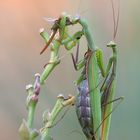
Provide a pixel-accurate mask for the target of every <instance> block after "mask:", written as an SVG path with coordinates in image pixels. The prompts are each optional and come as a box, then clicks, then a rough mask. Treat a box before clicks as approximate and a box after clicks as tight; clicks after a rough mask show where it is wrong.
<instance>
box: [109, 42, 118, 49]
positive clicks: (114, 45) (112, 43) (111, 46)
mask: <svg viewBox="0 0 140 140" xmlns="http://www.w3.org/2000/svg"><path fill="white" fill-rule="evenodd" d="M107 47H110V48H115V47H116V43H115V42H114V41H110V42H109V43H108V44H107Z"/></svg>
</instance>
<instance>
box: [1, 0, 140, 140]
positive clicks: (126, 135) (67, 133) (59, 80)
mask: <svg viewBox="0 0 140 140" xmlns="http://www.w3.org/2000/svg"><path fill="white" fill-rule="evenodd" d="M120 5H121V10H120V21H119V29H118V35H117V39H116V40H117V44H118V50H119V57H118V58H119V59H118V70H117V72H118V73H117V93H116V96H117V97H119V96H125V100H124V101H123V103H122V104H121V105H120V106H119V107H118V108H117V110H116V111H115V112H114V113H113V119H112V123H111V132H110V140H118V139H119V140H132V139H139V130H140V108H139V107H140V88H139V86H140V82H139V81H140V74H139V72H140V64H139V62H138V61H140V47H139V45H140V39H139V38H140V18H139V15H140V1H139V0H133V1H131V0H121V2H120ZM115 6H117V1H116V3H115ZM64 11H66V12H67V13H68V14H71V15H73V16H74V15H76V14H80V15H81V16H82V17H84V18H86V19H87V20H88V21H89V25H90V27H91V30H92V32H93V34H94V40H95V43H96V44H97V45H98V46H99V47H101V48H102V49H103V51H104V53H105V59H106V60H107V58H108V57H109V55H110V53H111V51H110V50H108V49H106V44H107V43H108V42H109V41H110V40H111V39H112V34H113V21H112V9H111V3H110V0H81V2H80V1H79V0H51V1H50V0H35V1H33V0H30V1H28V0H1V1H0V18H1V20H0V124H1V125H0V140H9V139H11V140H18V139H19V137H18V133H17V130H18V127H19V125H20V123H21V121H22V118H26V116H27V111H26V108H25V100H26V96H27V95H26V92H25V86H26V85H27V84H29V83H32V82H33V80H34V74H35V73H37V72H39V73H41V72H42V70H43V65H44V64H45V63H46V62H48V60H49V50H48V51H47V52H45V53H44V54H43V55H41V56H40V55H39V52H40V50H41V48H42V47H43V46H44V41H43V39H42V38H41V37H40V35H39V29H40V28H42V27H44V28H45V29H47V30H48V31H49V32H50V30H49V29H50V27H51V25H50V24H48V23H47V22H46V21H44V20H43V17H54V18H56V17H58V16H59V15H60V14H61V13H62V12H64ZM83 42H85V41H83ZM82 44H84V43H82ZM81 46H82V47H81V48H82V49H81V57H82V55H83V52H84V50H85V48H86V44H85V45H81ZM65 54H66V51H65V50H64V48H62V49H61V53H60V56H63V55H65ZM79 74H80V73H77V72H75V70H74V68H73V66H72V61H71V57H70V55H65V58H64V59H62V61H61V64H60V65H59V66H57V67H56V69H55V70H54V71H53V73H51V75H50V76H49V78H48V80H47V82H46V84H45V86H43V89H42V94H41V96H40V100H39V103H38V106H37V112H36V117H35V127H36V128H39V127H40V126H41V125H42V112H43V110H44V109H46V108H50V109H51V108H52V107H53V105H54V103H55V101H56V97H57V95H58V94H59V93H63V94H64V95H65V96H67V95H68V94H73V95H75V94H76V87H75V86H74V83H73V81H74V80H75V79H76V78H77V77H78V75H79ZM79 132H81V128H80V126H79V123H78V121H77V118H76V114H75V108H74V107H73V108H71V109H70V111H69V112H68V113H67V115H66V116H65V117H64V119H63V120H62V121H61V122H60V123H59V124H58V125H57V126H56V127H54V129H53V130H52V132H51V133H52V136H53V138H54V139H55V140H56V139H57V140H60V139H63V140H64V139H67V140H70V139H74V140H84V139H85V137H83V135H82V134H81V133H79Z"/></svg>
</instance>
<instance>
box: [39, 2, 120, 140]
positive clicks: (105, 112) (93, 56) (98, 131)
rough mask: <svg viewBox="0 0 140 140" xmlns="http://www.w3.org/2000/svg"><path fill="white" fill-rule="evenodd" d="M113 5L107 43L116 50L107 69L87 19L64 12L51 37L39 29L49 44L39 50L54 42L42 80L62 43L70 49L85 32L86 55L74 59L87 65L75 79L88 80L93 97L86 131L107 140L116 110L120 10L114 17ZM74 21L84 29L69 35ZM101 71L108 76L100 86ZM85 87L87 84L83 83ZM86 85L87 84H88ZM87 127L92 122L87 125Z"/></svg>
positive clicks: (56, 61)
mask: <svg viewBox="0 0 140 140" xmlns="http://www.w3.org/2000/svg"><path fill="white" fill-rule="evenodd" d="M112 8H113V19H114V36H113V41H110V43H109V44H108V45H107V47H109V48H112V51H113V54H112V56H111V58H110V59H109V62H108V65H107V69H106V70H105V68H104V63H103V53H102V50H101V49H99V48H97V47H96V46H95V44H94V41H93V36H92V33H91V30H90V28H89V26H88V24H87V22H86V20H84V19H82V18H80V17H76V18H75V17H74V18H71V17H69V16H67V15H66V14H62V15H61V16H60V18H58V19H57V20H55V22H54V25H53V26H52V34H51V36H50V37H49V35H48V34H47V32H45V31H44V30H41V31H40V34H41V36H42V37H43V38H44V39H45V42H46V45H45V47H44V48H43V49H42V51H41V53H40V54H42V53H43V52H44V51H45V50H46V49H47V48H48V46H51V57H50V60H49V62H48V63H47V65H46V66H45V69H44V71H43V73H42V75H41V77H40V83H41V84H43V83H44V82H45V80H46V79H47V77H48V76H49V74H50V73H51V72H52V70H53V69H54V68H55V66H56V65H58V64H59V63H60V58H59V49H60V47H61V46H64V47H65V48H66V49H67V50H68V51H69V50H71V49H72V48H73V47H75V46H77V45H78V46H79V42H80V39H81V37H82V36H85V38H86V40H87V44H88V45H87V47H88V50H87V52H86V53H85V56H84V59H82V60H80V62H78V59H77V57H76V60H75V59H74V56H73V55H72V60H73V62H74V66H75V69H76V70H80V69H81V68H83V67H84V70H83V73H82V74H81V76H80V77H79V79H78V80H77V81H76V84H77V86H78V87H80V86H81V83H82V82H84V80H87V81H88V92H89V95H88V98H89V99H90V104H89V105H90V110H91V114H90V117H91V118H90V119H91V121H90V123H92V124H90V125H91V129H90V130H88V128H86V130H84V131H85V132H84V133H86V136H87V138H88V139H92V140H94V139H95V140H100V139H101V140H108V135H109V128H110V121H111V112H112V111H113V102H112V101H113V100H114V95H115V80H116V66H117V46H116V44H115V42H114V39H115V37H116V34H117V29H118V21H119V12H118V17H117V20H115V14H114V13H115V10H114V7H113V2H112ZM118 11H119V10H118ZM116 21H117V22H116ZM75 24H79V25H81V27H82V30H81V31H77V32H76V33H75V34H74V35H72V36H70V35H69V33H68V26H70V25H72V26H74V25H75ZM57 32H59V34H57ZM78 48H79V47H78ZM99 72H100V73H101V75H102V77H103V78H104V79H105V82H104V83H103V85H102V86H101V87H100V86H99V83H100V82H99V81H100V80H99V79H100V74H99ZM82 88H84V85H83V84H82ZM85 88H87V87H86V86H85ZM79 92H80V91H79ZM120 99H122V98H120ZM109 102H110V103H109ZM79 106H80V105H79ZM86 117H87V116H86ZM88 117H89V116H88ZM99 126H100V127H99ZM87 127H89V126H88V125H87ZM88 131H89V132H88ZM90 131H92V132H90ZM89 133H90V134H89ZM89 135H90V136H89Z"/></svg>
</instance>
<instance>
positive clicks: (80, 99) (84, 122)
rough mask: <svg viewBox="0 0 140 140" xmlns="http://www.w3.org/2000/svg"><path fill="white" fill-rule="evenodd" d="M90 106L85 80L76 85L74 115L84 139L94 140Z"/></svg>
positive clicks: (86, 81)
mask: <svg viewBox="0 0 140 140" xmlns="http://www.w3.org/2000/svg"><path fill="white" fill-rule="evenodd" d="M90 106H91V105H90V97H89V88H88V80H87V79H85V80H83V81H82V82H81V83H80V85H78V95H77V98H76V114H77V117H78V120H79V122H80V125H81V127H82V129H83V132H84V134H85V135H86V137H87V138H91V139H92V140H94V139H93V130H92V129H93V127H92V113H91V108H90Z"/></svg>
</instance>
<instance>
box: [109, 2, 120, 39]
mask: <svg viewBox="0 0 140 140" xmlns="http://www.w3.org/2000/svg"><path fill="white" fill-rule="evenodd" d="M118 3H119V4H118V13H117V19H115V8H114V2H113V0H111V6H112V11H113V12H112V13H113V23H114V33H113V40H115V38H116V35H117V31H118V25H119V17H120V0H118Z"/></svg>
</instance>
